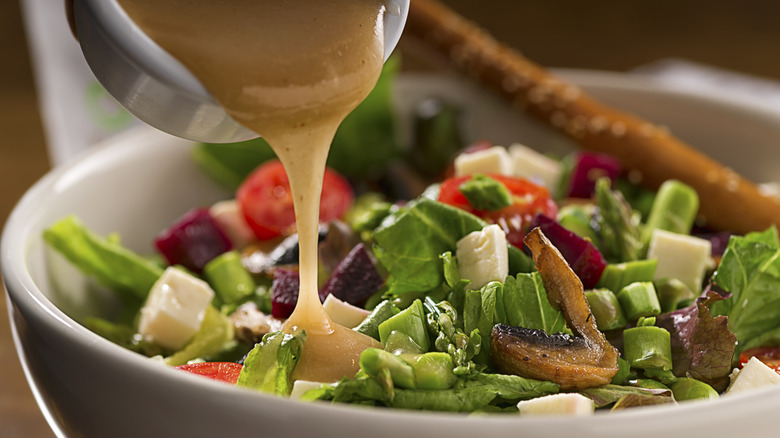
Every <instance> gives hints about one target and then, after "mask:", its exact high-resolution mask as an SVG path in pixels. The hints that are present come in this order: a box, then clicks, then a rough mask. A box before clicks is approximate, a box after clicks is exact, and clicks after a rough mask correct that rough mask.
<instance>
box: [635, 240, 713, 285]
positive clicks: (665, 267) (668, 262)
mask: <svg viewBox="0 0 780 438" xmlns="http://www.w3.org/2000/svg"><path fill="white" fill-rule="evenodd" d="M647 258H648V259H657V260H658V266H657V267H656V269H655V278H656V279H660V278H677V279H678V280H680V281H682V282H683V283H685V284H686V285H687V286H688V287H689V288H691V290H692V291H694V292H699V291H700V290H701V288H702V281H703V280H704V273H705V272H706V271H707V268H708V267H710V266H711V264H712V244H711V243H710V241H709V240H705V239H700V238H698V237H694V236H688V235H685V234H677V233H672V232H669V231H665V230H655V231H653V235H652V237H651V238H650V246H649V248H648V251H647Z"/></svg>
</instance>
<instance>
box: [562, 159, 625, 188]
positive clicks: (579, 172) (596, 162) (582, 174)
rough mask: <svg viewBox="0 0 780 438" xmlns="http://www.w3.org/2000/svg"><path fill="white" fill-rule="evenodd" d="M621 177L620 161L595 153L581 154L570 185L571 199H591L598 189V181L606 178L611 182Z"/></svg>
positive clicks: (575, 164) (575, 163)
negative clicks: (596, 188)
mask: <svg viewBox="0 0 780 438" xmlns="http://www.w3.org/2000/svg"><path fill="white" fill-rule="evenodd" d="M618 175H620V161H618V159H617V158H615V157H613V156H611V155H606V154H598V153H594V152H579V153H577V156H576V158H575V161H574V167H573V168H572V171H571V180H570V183H569V197H572V198H586V199H587V198H590V197H591V196H593V192H594V190H595V187H596V180H597V179H599V178H601V177H603V176H606V177H609V179H610V180H611V181H613V182H614V181H615V179H616V178H617V177H618Z"/></svg>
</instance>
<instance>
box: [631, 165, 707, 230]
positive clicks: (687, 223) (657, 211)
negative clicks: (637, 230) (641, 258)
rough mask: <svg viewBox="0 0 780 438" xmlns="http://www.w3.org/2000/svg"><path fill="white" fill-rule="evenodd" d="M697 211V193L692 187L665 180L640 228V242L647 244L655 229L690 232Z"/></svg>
mask: <svg viewBox="0 0 780 438" xmlns="http://www.w3.org/2000/svg"><path fill="white" fill-rule="evenodd" d="M698 211H699V195H698V194H697V193H696V190H695V189H694V188H693V187H691V186H689V185H687V184H684V183H682V182H680V181H677V180H673V179H671V180H667V181H665V182H664V183H663V184H661V187H659V189H658V193H657V194H656V196H655V201H654V202H653V207H652V209H651V210H650V215H649V216H648V218H647V222H646V223H645V226H644V228H643V230H642V242H643V243H644V245H647V244H648V243H649V242H650V237H652V235H653V231H655V230H665V231H671V232H673V233H679V234H690V232H691V227H693V221H694V220H695V219H696V214H697V213H698Z"/></svg>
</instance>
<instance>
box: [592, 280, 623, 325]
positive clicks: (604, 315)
mask: <svg viewBox="0 0 780 438" xmlns="http://www.w3.org/2000/svg"><path fill="white" fill-rule="evenodd" d="M585 298H587V300H588V304H589V305H590V311H591V313H592V314H593V317H594V318H596V325H597V326H598V328H599V330H601V331H606V330H616V329H619V328H623V327H625V326H626V324H628V321H627V320H626V315H625V314H624V313H623V308H622V307H621V306H620V302H619V301H618V299H617V297H616V296H615V294H614V293H613V292H612V291H611V290H609V289H595V290H590V291H587V292H585Z"/></svg>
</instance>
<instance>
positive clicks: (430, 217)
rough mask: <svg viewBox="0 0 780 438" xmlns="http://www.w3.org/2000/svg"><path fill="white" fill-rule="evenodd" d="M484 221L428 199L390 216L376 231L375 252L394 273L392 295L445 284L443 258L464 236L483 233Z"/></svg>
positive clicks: (388, 282) (390, 290) (389, 284)
mask: <svg viewBox="0 0 780 438" xmlns="http://www.w3.org/2000/svg"><path fill="white" fill-rule="evenodd" d="M485 225H487V223H486V222H485V221H483V220H482V219H480V218H478V217H476V216H474V215H472V214H470V213H467V212H465V211H463V210H460V209H458V208H455V207H451V206H449V205H445V204H442V203H439V202H436V201H432V200H430V199H427V198H421V199H419V200H417V201H415V202H413V203H411V204H410V205H409V206H408V207H407V208H406V209H404V210H403V211H402V212H400V213H399V214H395V215H391V216H389V217H388V218H387V219H386V220H385V222H384V223H383V224H382V225H381V226H380V227H379V228H378V229H377V230H375V231H374V234H373V241H374V246H373V251H374V255H375V256H376V257H377V259H378V260H379V262H380V263H381V264H382V266H384V267H385V268H386V269H387V271H388V272H389V274H390V277H389V278H388V281H387V284H388V288H389V291H388V292H389V293H392V294H403V293H408V292H427V291H430V290H432V289H434V288H437V287H439V286H440V285H441V284H442V282H444V272H443V265H442V260H441V255H442V254H444V253H445V252H447V251H450V252H454V251H455V249H456V244H457V242H458V240H460V239H461V238H462V237H463V236H465V235H466V234H468V233H471V232H473V231H479V230H481V229H482V228H483V227H484V226H485Z"/></svg>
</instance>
